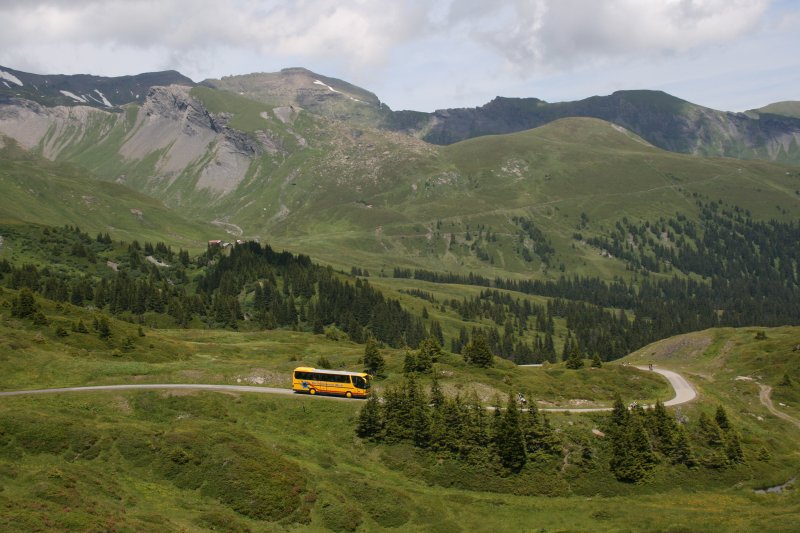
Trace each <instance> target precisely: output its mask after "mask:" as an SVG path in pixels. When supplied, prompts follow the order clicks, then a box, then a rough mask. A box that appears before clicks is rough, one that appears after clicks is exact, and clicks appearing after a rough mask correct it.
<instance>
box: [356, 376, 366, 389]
mask: <svg viewBox="0 0 800 533" xmlns="http://www.w3.org/2000/svg"><path fill="white" fill-rule="evenodd" d="M353 385H355V386H356V387H358V388H359V389H368V388H369V380H367V379H364V378H362V377H361V376H353Z"/></svg>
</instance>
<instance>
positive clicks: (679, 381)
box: [0, 366, 791, 418]
mask: <svg viewBox="0 0 800 533" xmlns="http://www.w3.org/2000/svg"><path fill="white" fill-rule="evenodd" d="M636 368H639V369H640V370H648V367H644V366H643V367H636ZM653 372H656V373H658V374H661V375H662V376H664V377H665V378H667V381H669V383H670V385H671V386H672V388H673V390H674V391H675V397H674V398H672V399H671V400H668V401H666V402H664V405H665V406H671V405H680V404H683V403H687V402H690V401H692V400H693V399H694V398H695V397H696V396H697V393H696V392H695V390H694V388H693V387H692V385H691V384H690V383H689V382H688V381H686V379H685V378H684V377H683V376H681V375H680V374H678V373H676V372H672V371H671V370H665V369H663V368H653ZM180 389H182V390H209V391H221V392H254V393H258V394H284V395H294V394H295V393H294V391H293V390H292V389H281V388H277V387H260V386H249V385H214V384H206V383H135V384H124V385H90V386H85V387H58V388H52V389H29V390H15V391H2V392H0V396H25V395H35V394H59V393H70V392H97V391H119V390H180ZM298 396H300V395H298ZM302 396H306V395H302ZM317 397H320V398H325V399H328V400H342V401H350V400H348V399H346V398H342V397H339V396H321V395H317ZM539 410H540V411H547V412H570V413H592V412H600V411H611V407H584V408H568V407H565V408H558V407H553V408H542V409H539ZM786 416H788V415H786ZM790 418H791V417H790Z"/></svg>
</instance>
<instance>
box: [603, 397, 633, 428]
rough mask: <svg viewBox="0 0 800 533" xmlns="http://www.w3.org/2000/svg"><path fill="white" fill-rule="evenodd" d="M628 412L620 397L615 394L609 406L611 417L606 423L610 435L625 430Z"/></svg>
mask: <svg viewBox="0 0 800 533" xmlns="http://www.w3.org/2000/svg"><path fill="white" fill-rule="evenodd" d="M629 416H630V413H629V412H628V409H627V408H626V407H625V404H624V403H623V402H622V397H621V396H620V395H619V394H617V395H615V396H614V406H613V407H612V408H611V418H610V419H609V424H608V433H610V434H612V435H615V434H616V435H619V434H621V433H623V432H624V431H625V428H626V427H627V426H628V417H629Z"/></svg>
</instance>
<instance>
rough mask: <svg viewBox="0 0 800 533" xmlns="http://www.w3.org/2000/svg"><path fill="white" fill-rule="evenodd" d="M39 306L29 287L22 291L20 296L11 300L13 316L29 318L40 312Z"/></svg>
mask: <svg viewBox="0 0 800 533" xmlns="http://www.w3.org/2000/svg"><path fill="white" fill-rule="evenodd" d="M38 309H39V306H38V304H37V303H36V299H35V298H34V297H33V292H31V290H30V289H29V288H28V287H23V288H22V289H20V291H19V294H18V295H17V296H16V297H15V298H12V300H11V316H13V317H16V318H28V317H30V316H33V315H34V314H35V313H36V311H38Z"/></svg>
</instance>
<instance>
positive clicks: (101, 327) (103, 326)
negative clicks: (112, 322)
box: [97, 316, 111, 340]
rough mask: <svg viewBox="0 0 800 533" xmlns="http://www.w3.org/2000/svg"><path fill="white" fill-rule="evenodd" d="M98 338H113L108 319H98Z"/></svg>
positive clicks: (102, 317)
mask: <svg viewBox="0 0 800 533" xmlns="http://www.w3.org/2000/svg"><path fill="white" fill-rule="evenodd" d="M97 337H98V338H100V339H102V340H108V339H110V338H111V326H109V324H108V319H107V318H106V317H104V316H101V317H100V318H99V319H97Z"/></svg>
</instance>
